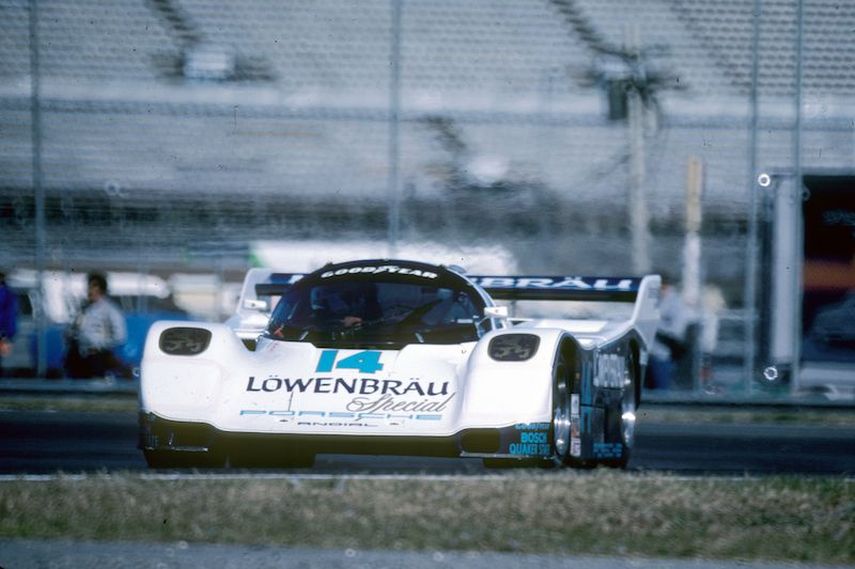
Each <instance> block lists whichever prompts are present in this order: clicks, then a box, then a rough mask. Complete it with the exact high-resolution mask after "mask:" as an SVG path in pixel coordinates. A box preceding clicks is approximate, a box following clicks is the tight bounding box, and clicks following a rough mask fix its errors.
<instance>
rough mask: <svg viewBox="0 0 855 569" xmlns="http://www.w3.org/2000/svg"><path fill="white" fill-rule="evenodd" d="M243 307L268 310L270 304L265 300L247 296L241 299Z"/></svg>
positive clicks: (262, 310)
mask: <svg viewBox="0 0 855 569" xmlns="http://www.w3.org/2000/svg"><path fill="white" fill-rule="evenodd" d="M243 307H244V308H247V309H249V310H258V311H261V312H267V311H268V310H270V305H269V304H268V303H267V301H266V300H261V299H255V298H247V299H246V300H244V301H243Z"/></svg>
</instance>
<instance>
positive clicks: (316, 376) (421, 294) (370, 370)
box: [140, 260, 660, 467]
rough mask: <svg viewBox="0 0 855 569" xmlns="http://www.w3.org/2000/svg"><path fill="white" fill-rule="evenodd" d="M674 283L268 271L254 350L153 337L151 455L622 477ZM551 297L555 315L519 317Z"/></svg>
mask: <svg viewBox="0 0 855 569" xmlns="http://www.w3.org/2000/svg"><path fill="white" fill-rule="evenodd" d="M253 278H257V275H256V276H254V277H253ZM659 286H660V281H659V277H658V276H646V277H643V278H587V277H565V276H559V277H554V276H549V277H544V276H526V277H519V276H517V277H509V276H467V275H466V274H464V272H463V271H462V270H458V269H456V268H453V267H451V268H449V267H445V266H437V265H430V264H425V263H418V262H412V261H389V260H366V261H353V262H347V263H340V264H334V265H332V264H331V265H327V266H325V267H323V268H322V269H320V270H318V271H316V272H314V273H311V274H308V275H305V276H303V275H294V274H281V273H280V274H272V275H268V278H267V279H266V280H265V281H264V282H257V283H255V285H254V287H255V292H256V295H254V297H253V300H254V302H253V303H250V304H252V306H254V307H261V303H259V301H258V298H262V297H264V296H281V299H280V300H279V302H278V304H277V305H276V307H275V309H274V310H273V312H272V315H271V316H270V318H269V321H268V322H267V323H266V326H265V327H264V328H262V329H259V330H256V333H257V334H258V335H259V336H258V339H257V344H256V345H255V346H254V350H253V349H251V348H252V347H253V346H251V345H249V347H248V344H251V343H249V342H244V341H242V339H241V338H240V337H239V336H238V334H237V333H236V329H235V327H230V326H229V325H227V324H197V323H192V324H188V323H187V322H158V323H156V324H155V325H154V326H153V327H152V328H151V330H150V332H149V335H148V338H147V342H146V348H145V354H144V357H143V362H142V369H141V381H140V407H141V408H140V447H141V448H142V450H143V452H144V454H145V457H146V460H147V461H148V464H149V465H150V466H151V467H170V466H218V465H231V466H243V465H269V466H310V465H311V464H312V463H313V461H314V457H315V455H316V454H318V453H354V454H356V453H363V454H399V455H419V456H446V457H479V458H482V459H485V462H486V463H487V464H488V465H497V466H498V465H503V464H518V463H531V462H540V463H554V464H558V465H569V466H592V465H596V464H598V463H603V464H607V465H611V466H618V467H624V466H626V464H627V461H628V460H629V454H630V450H631V448H632V446H633V439H634V426H635V412H636V408H637V407H638V404H639V403H640V394H641V391H640V384H641V378H642V377H643V373H644V368H645V364H646V362H647V353H648V346H649V345H650V343H651V342H652V339H653V335H654V333H655V330H656V326H657V322H658V308H657V305H658V298H659ZM535 300H537V301H546V302H545V303H543V304H542V306H545V307H546V310H548V313H549V315H550V317H549V318H534V319H527V318H517V317H516V316H513V317H511V316H509V310H513V311H516V310H517V309H518V308H522V307H523V306H524V305H530V304H532V303H529V302H528V301H535ZM497 301H499V302H508V303H509V304H506V305H501V306H500V305H499V304H498V303H497ZM579 301H583V302H579ZM534 304H535V305H537V303H534ZM580 307H581V308H582V309H584V308H589V310H588V312H589V314H588V315H587V317H586V318H578V317H574V316H572V315H571V313H572V312H573V310H576V311H578V310H579V308H580ZM590 309H593V312H594V314H593V316H594V318H590V316H591V314H590V312H592V310H590ZM245 324H246V320H245V319H244V324H243V325H241V326H242V327H240V326H238V327H237V328H240V330H239V331H240V334H241V335H242V336H243V340H246V339H247V335H248V331H247V330H246V326H245ZM233 326H234V325H233Z"/></svg>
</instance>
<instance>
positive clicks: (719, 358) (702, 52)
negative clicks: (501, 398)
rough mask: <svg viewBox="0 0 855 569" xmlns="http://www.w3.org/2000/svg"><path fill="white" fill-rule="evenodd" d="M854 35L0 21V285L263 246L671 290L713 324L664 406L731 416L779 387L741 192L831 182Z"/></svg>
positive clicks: (475, 8) (375, 7)
mask: <svg viewBox="0 0 855 569" xmlns="http://www.w3.org/2000/svg"><path fill="white" fill-rule="evenodd" d="M853 26H855V16H853V14H852V13H851V11H850V10H846V9H844V8H841V5H840V3H836V2H833V1H831V0H812V1H804V2H801V1H797V0H775V1H772V0H762V1H760V0H758V1H757V2H754V3H752V2H742V3H732V2H726V1H724V0H714V1H712V2H710V1H707V0H684V1H676V0H673V1H671V0H656V1H653V2H644V3H637V2H632V1H629V0H609V1H606V2H603V1H601V0H599V1H598V0H527V1H525V2H491V1H487V0H471V1H468V2H462V3H461V2H453V1H450V0H449V1H444V0H443V1H439V2H437V1H426V0H382V1H381V0H370V1H365V2H359V3H350V2H345V1H343V0H325V1H321V2H312V3H307V2H286V3H281V4H278V3H274V4H270V3H268V2H264V1H262V0H251V1H249V2H241V3H238V4H233V5H223V4H222V3H219V2H214V1H213V0H133V1H132V0H118V1H116V2H111V3H109V4H107V5H104V4H103V3H101V2H97V1H96V0H77V1H74V2H60V1H49V0H30V1H24V0H0V37H2V40H0V132H2V136H0V226H2V233H3V247H2V251H0V265H2V266H5V267H7V269H8V270H14V269H38V270H56V271H64V272H72V271H86V270H89V269H101V270H113V271H129V272H136V273H146V274H148V273H151V274H156V275H160V276H162V277H165V278H166V277H169V276H170V275H173V274H175V273H196V274H208V275H215V276H216V279H217V282H237V281H239V280H240V278H241V275H242V272H243V271H244V270H245V269H246V268H247V267H248V266H250V265H251V264H253V263H257V262H263V261H259V258H258V254H257V251H258V244H259V243H260V242H263V243H270V242H275V241H281V242H284V243H287V244H288V245H287V246H288V247H299V245H294V244H295V243H304V247H309V248H311V247H316V246H317V245H316V244H317V242H318V241H319V240H321V241H323V242H324V243H329V242H333V243H342V244H344V243H352V242H354V241H359V242H363V243H369V244H370V246H369V248H368V249H366V251H368V250H370V251H373V252H374V254H376V255H387V254H391V255H395V254H396V253H397V252H399V251H405V250H406V247H408V246H409V245H411V244H428V246H429V247H430V246H435V248H436V251H437V255H438V256H440V257H443V260H445V262H448V263H457V264H466V261H467V259H469V260H471V259H474V258H475V256H476V255H477V252H478V251H485V250H486V251H492V252H494V253H495V252H497V251H498V252H499V253H496V254H497V255H499V256H501V257H502V258H503V259H511V260H512V261H511V262H510V263H509V266H508V267H507V268H508V270H512V271H514V272H517V273H520V274H525V273H556V274H559V273H560V274H627V273H633V272H646V271H660V272H666V273H670V274H672V275H675V277H677V278H678V279H679V278H680V277H681V276H682V277H683V278H684V279H686V278H688V279H689V280H690V282H691V283H695V285H698V287H699V288H698V290H699V291H701V290H703V291H705V293H704V294H703V295H701V296H699V297H698V298H697V299H696V303H697V306H696V307H695V308H696V310H697V312H699V313H701V312H704V311H706V312H710V311H712V312H714V313H715V314H716V315H717V316H718V324H717V330H718V333H717V334H714V335H713V341H712V343H711V344H709V345H708V347H707V348H704V351H709V353H708V354H706V356H707V357H706V359H703V360H701V359H698V358H696V359H695V360H694V363H692V364H691V365H692V367H691V369H689V370H688V371H687V372H686V373H685V374H684V375H683V376H682V377H684V378H685V379H684V380H682V382H681V384H680V386H679V387H682V388H685V389H687V390H691V391H696V392H700V391H703V390H724V391H727V392H728V393H737V394H742V395H748V394H750V393H751V391H752V389H753V387H752V386H753V385H754V383H755V381H756V380H757V379H758V378H760V377H762V376H761V374H760V370H762V369H764V368H768V367H770V366H774V365H775V362H774V361H773V360H774V357H773V355H772V354H771V353H768V350H767V351H764V349H763V347H762V345H760V344H762V343H763V341H764V340H763V338H764V336H763V326H767V327H768V326H769V325H770V324H769V323H767V322H766V323H764V322H763V321H762V319H761V318H760V317H759V316H758V315H760V314H761V311H762V310H761V309H762V307H763V305H764V302H765V303H768V302H772V301H771V300H770V299H769V298H768V297H769V290H768V289H767V288H766V286H765V284H764V283H765V282H766V281H764V277H763V275H764V273H766V272H768V271H771V270H772V263H773V260H772V259H771V258H770V255H772V253H769V252H768V251H767V249H768V248H769V245H768V242H769V240H770V239H771V237H770V235H769V232H771V231H772V229H770V227H771V225H770V224H768V223H767V224H765V225H764V220H768V219H770V218H771V217H773V216H772V213H769V212H768V211H767V209H766V207H767V205H768V204H769V203H771V202H770V201H769V200H770V199H771V198H768V197H767V195H768V194H769V193H770V192H771V191H772V190H769V189H768V188H764V187H763V186H761V185H758V184H757V183H756V181H757V176H758V175H759V174H760V173H761V172H770V173H772V174H774V175H775V176H776V178H775V179H776V180H778V179H780V180H783V182H782V184H780V185H776V186H775V188H777V189H778V191H782V192H783V191H788V192H791V193H793V194H795V193H796V192H798V191H799V187H800V185H797V184H795V183H794V182H793V180H795V179H797V178H798V176H799V175H800V174H799V173H800V172H802V171H812V172H837V171H844V170H845V169H847V168H850V167H851V164H852V159H853V156H855V137H853V122H852V118H851V117H852V112H851V111H852V108H853V97H852V93H853V92H855V90H853V87H855V71H853V69H852V68H851V65H849V62H851V61H852V57H853V56H855V53H853V52H855V39H853V38H852V34H851V30H852V28H853ZM33 79H35V80H33ZM797 108H798V109H799V110H800V112H798V113H797V112H796V109H797ZM693 161H694V162H695V163H699V164H700V165H701V169H700V172H701V173H700V175H697V174H696V175H695V176H696V179H695V183H696V189H698V190H699V191H700V193H699V194H698V196H699V197H698V199H696V200H687V191H688V190H689V188H691V187H692V184H693V182H692V178H691V176H690V174H689V164H690V163H691V162H693ZM790 186H792V187H790ZM772 201H774V200H772ZM687 204H694V205H689V206H687ZM687 207H688V208H689V209H687ZM768 207H770V208H771V207H773V206H772V205H768ZM693 216H700V225H698V226H697V227H696V228H695V229H696V230H697V231H696V232H695V235H696V237H697V238H698V243H699V248H698V249H697V251H696V253H694V257H693V259H694V260H692V259H689V258H687V257H685V255H686V253H685V250H686V243H687V234H691V233H692V232H693V231H692V230H691V229H690V228H688V227H687V223H686V221H687V218H688V217H693ZM764 227H766V230H765V231H766V233H764V229H763V228H764ZM764 239H765V240H766V245H765V246H764ZM283 246H284V245H283ZM764 247H765V248H764ZM764 251H765V252H764ZM764 255H766V256H765V257H764ZM446 257H450V258H446ZM437 260H439V259H437ZM694 266H697V270H692V269H691V267H694ZM279 268H282V269H288V268H289V267H287V266H283V267H279ZM687 271H688V272H687ZM701 285H702V286H701ZM704 299H706V304H704V302H703V301H704ZM217 312H221V310H220V309H216V310H213V309H212V310H211V311H210V313H209V314H206V316H211V317H222V316H223V314H220V313H217ZM746 316H747V319H746ZM789 325H790V326H791V327H792V329H793V330H794V333H795V331H796V328H797V326H796V324H795V323H794V322H791V323H790V324H789ZM707 333H709V332H707ZM698 335H699V336H701V335H703V333H702V331H700V330H699V331H698ZM746 358H747V359H746ZM716 381H718V383H716Z"/></svg>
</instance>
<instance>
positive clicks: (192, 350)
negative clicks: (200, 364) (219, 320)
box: [159, 327, 211, 356]
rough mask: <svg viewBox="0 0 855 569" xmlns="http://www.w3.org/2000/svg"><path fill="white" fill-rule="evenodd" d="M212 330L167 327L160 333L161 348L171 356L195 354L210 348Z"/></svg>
mask: <svg viewBox="0 0 855 569" xmlns="http://www.w3.org/2000/svg"><path fill="white" fill-rule="evenodd" d="M210 343H211V331H210V330H206V329H204V328H186V327H181V328H167V329H166V330H164V331H163V332H162V333H161V334H160V342H159V346H160V349H161V350H162V351H163V352H165V353H167V354H169V355H170V356H195V355H197V354H201V353H202V352H204V351H205V350H207V349H208V345H209V344H210Z"/></svg>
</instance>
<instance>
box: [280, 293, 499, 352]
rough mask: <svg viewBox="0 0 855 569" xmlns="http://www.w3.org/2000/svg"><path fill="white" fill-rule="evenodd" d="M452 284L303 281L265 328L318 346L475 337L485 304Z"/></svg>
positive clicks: (442, 341)
mask: <svg viewBox="0 0 855 569" xmlns="http://www.w3.org/2000/svg"><path fill="white" fill-rule="evenodd" d="M446 284H448V283H441V284H439V283H437V284H433V283H431V284H425V283H421V282H407V281H388V282H383V281H379V282H378V281H377V280H363V279H355V280H345V279H342V280H337V281H332V282H322V283H317V282H316V283H314V284H308V283H300V284H298V285H296V286H294V287H293V288H292V289H291V290H289V291H288V292H287V293H286V294H285V296H283V297H282V300H280V302H279V304H278V305H277V307H276V309H275V310H274V312H273V316H272V317H271V319H270V324H269V325H268V328H267V335H268V336H269V337H271V338H273V339H278V340H288V341H306V342H312V343H314V344H316V345H322V344H325V343H327V342H335V343H336V344H337V345H342V344H353V345H357V346H362V345H374V346H376V345H394V344H403V345H406V344H413V343H425V344H457V343H461V342H470V341H476V340H477V339H478V337H479V336H480V325H481V320H482V319H483V314H484V303H483V301H481V300H480V298H479V297H477V296H476V295H475V294H473V293H472V292H471V291H467V290H464V289H462V288H460V289H458V288H455V287H453V286H442V285H446Z"/></svg>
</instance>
